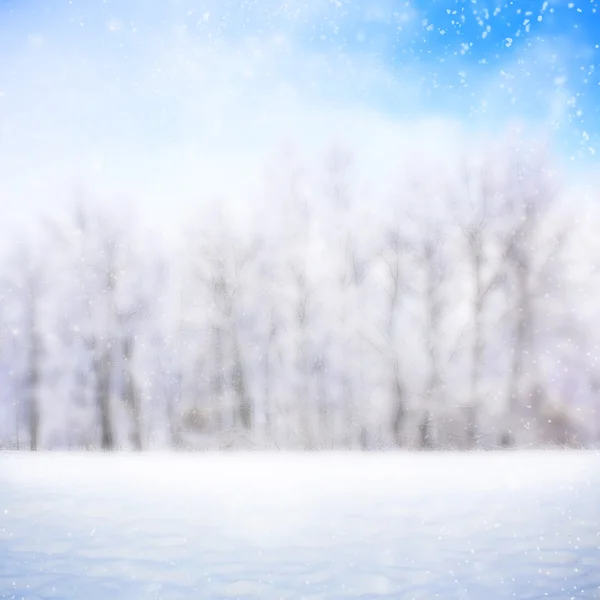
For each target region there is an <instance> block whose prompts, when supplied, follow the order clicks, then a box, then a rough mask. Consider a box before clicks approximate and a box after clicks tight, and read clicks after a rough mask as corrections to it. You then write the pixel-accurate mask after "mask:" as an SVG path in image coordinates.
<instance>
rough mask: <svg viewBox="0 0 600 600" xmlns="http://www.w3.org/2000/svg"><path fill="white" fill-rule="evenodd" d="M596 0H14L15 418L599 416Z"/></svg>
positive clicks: (367, 428) (15, 433)
mask: <svg viewBox="0 0 600 600" xmlns="http://www.w3.org/2000/svg"><path fill="white" fill-rule="evenodd" d="M599 39H600V28H599V25H598V9H597V4H596V3H595V2H581V3H567V2H564V1H562V0H560V1H554V2H543V3H538V2H536V3H533V2H528V1H524V0H522V1H518V2H513V3H506V4H505V3H502V2H498V1H487V0H486V1H483V2H480V1H477V2H475V1H474V0H469V1H453V2H451V1H448V2H445V3H440V2H433V1H422V0H412V1H406V2H392V1H391V0H372V1H371V0H366V1H365V0H361V1H359V0H335V1H331V0H307V1H304V2H299V1H297V0H289V1H287V2H285V1H282V0H261V1H255V2H252V1H244V0H235V1H234V0H229V1H217V0H213V1H210V0H209V1H191V0H169V1H165V2H142V1H141V0H125V1H120V2H116V1H112V2H111V1H108V0H106V1H103V2H91V1H87V2H78V1H76V0H71V1H65V2H63V1H61V2H58V1H57V2H54V3H44V2H41V1H39V0H37V1H34V0H20V1H18V2H17V1H16V0H3V1H2V2H0V198H1V203H2V204H1V206H2V220H1V223H0V233H1V235H0V446H1V447H2V448H5V449H8V448H12V449H15V448H18V449H32V450H39V449H104V450H113V449H137V450H142V449H153V448H174V449H198V450H200V449H214V448H223V449H224V448H232V449H235V448H273V449H277V448H278V449H307V450H317V449H363V450H376V449H384V448H407V449H422V450H427V449H492V448H511V447H549V446H560V447H581V446H584V447H591V446H595V445H596V446H597V445H598V443H600V365H599V364H598V343H599V341H600V306H599V303H598V298H599V297H600V273H599V272H598V267H599V266H600V256H599V254H598V249H599V247H600V243H599V241H598V234H597V232H598V229H599V226H600V212H599V208H600V207H599V205H598V189H599V188H598V169H597V158H596V149H597V144H598V135H599V133H600V130H599V129H598V123H600V119H599V115H598V111H599V110H600V87H599V78H598V73H597V66H596V65H597V63H598V56H599V48H598V44H597V43H596V42H597V40H599Z"/></svg>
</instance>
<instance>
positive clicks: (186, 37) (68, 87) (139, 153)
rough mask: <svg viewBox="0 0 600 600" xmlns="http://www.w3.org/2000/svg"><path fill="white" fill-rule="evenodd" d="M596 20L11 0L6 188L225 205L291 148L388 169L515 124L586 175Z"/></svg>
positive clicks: (291, 3) (369, 7) (567, 14)
mask: <svg viewBox="0 0 600 600" xmlns="http://www.w3.org/2000/svg"><path fill="white" fill-rule="evenodd" d="M598 11H599V9H598V6H597V3H596V2H589V1H585V2H583V1H581V2H579V1H574V2H572V3H571V2H564V1H562V0H561V1H550V2H529V1H528V2H521V1H515V2H487V1H483V2H482V1H480V0H477V1H473V0H468V1H462V2H440V1H429V2H418V1H415V2H410V1H406V0H402V1H393V0H361V1H360V2H359V1H358V0H352V1H349V0H303V1H297V0H287V1H282V0H253V1H250V0H246V1H244V0H208V1H203V2H198V1H191V0H163V1H161V2H156V1H152V0H118V1H117V0H113V1H109V0H106V1H100V0H97V1H93V2H92V1H87V2H84V1H78V0H71V1H70V2H69V1H68V0H67V1H52V2H42V1H41V0H18V1H17V0H0V159H1V160H0V164H2V165H3V168H2V167H0V192H2V193H4V195H9V196H13V197H14V198H15V199H16V202H15V204H16V205H18V206H21V207H25V206H29V205H30V204H31V203H32V202H38V203H40V202H42V201H41V200H39V198H40V196H41V195H42V194H43V193H44V192H45V191H47V192H48V194H50V192H49V190H53V194H54V195H55V196H57V195H60V194H61V193H62V194H63V195H64V194H65V192H64V190H65V189H67V188H68V186H69V185H73V183H75V182H78V183H81V182H82V181H83V182H89V183H90V185H91V186H92V187H93V186H97V187H98V186H99V187H101V186H102V185H107V182H111V183H110V185H109V188H110V189H111V190H113V191H118V190H127V193H130V194H132V195H136V194H145V195H146V197H147V198H149V199H148V202H153V203H155V204H160V197H161V194H162V195H163V196H164V195H165V194H168V193H169V192H170V191H172V190H175V189H177V190H178V193H183V192H185V191H186V192H187V193H188V195H189V194H191V193H192V190H194V193H198V190H199V189H202V188H205V189H209V190H210V191H211V192H210V193H213V191H214V193H216V191H217V190H218V189H219V184H220V183H221V182H222V181H223V180H231V179H232V177H231V172H232V171H235V172H236V173H238V174H239V177H236V178H234V179H237V180H239V181H244V176H243V173H246V175H247V174H248V173H249V172H250V171H255V170H256V164H255V163H254V162H252V161H253V160H257V159H258V158H260V159H261V160H262V159H263V158H264V156H266V155H267V154H268V152H269V151H272V149H273V148H275V147H277V144H278V143H279V142H280V141H281V140H282V139H292V140H298V141H299V143H304V144H305V145H307V146H310V145H311V144H313V145H315V146H318V145H319V144H325V143H327V139H328V137H337V138H339V137H340V136H341V137H342V138H347V141H348V143H350V144H353V145H358V146H363V147H365V148H368V149H369V152H368V153H369V155H370V156H371V155H372V156H374V157H379V158H381V157H384V156H388V157H389V155H390V154H391V153H392V148H394V144H396V143H397V140H398V139H399V138H407V137H412V138H413V139H414V138H415V137H418V138H419V139H420V142H421V144H422V145H423V146H424V147H427V146H436V147H437V146H440V145H441V146H444V145H445V144H448V145H449V147H452V144H451V143H450V142H449V139H448V136H449V133H448V132H450V131H451V132H456V131H457V130H460V131H461V132H462V134H464V133H465V132H467V133H474V134H475V135H477V134H479V133H480V132H488V133H489V132H494V131H499V130H502V129H503V128H504V127H506V125H507V124H508V123H512V122H515V121H517V122H521V123H524V124H526V125H527V126H528V127H532V128H542V129H545V130H549V131H551V132H552V135H553V136H554V140H555V142H556V144H557V147H558V148H559V149H560V152H561V153H562V156H563V157H564V158H566V159H568V160H570V161H571V162H573V163H575V164H577V165H579V166H581V165H586V166H590V165H593V164H594V162H595V160H596V158H597V156H596V154H595V152H596V146H597V144H598V140H599V136H600V114H599V111H600V85H599V82H600V74H599V72H598V69H599V68H600V67H598V58H599V57H600V50H599V48H598V45H599V44H600V15H599V14H598ZM415 123H424V128H423V132H425V133H423V135H421V134H420V133H419V131H420V130H417V129H415ZM406 144H407V143H406V141H405V143H404V145H405V146H406ZM444 147H445V146H444ZM598 150H599V151H600V146H599V147H598ZM373 160H375V158H373ZM144 186H145V187H144ZM178 186H179V187H178ZM60 190H63V191H62V192H61V191H60ZM150 197H153V198H154V199H153V200H150ZM36 198H37V199H36Z"/></svg>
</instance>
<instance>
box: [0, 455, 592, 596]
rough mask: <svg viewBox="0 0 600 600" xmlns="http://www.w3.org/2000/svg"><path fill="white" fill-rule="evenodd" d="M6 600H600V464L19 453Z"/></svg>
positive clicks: (9, 468) (2, 481)
mask: <svg viewBox="0 0 600 600" xmlns="http://www.w3.org/2000/svg"><path fill="white" fill-rule="evenodd" d="M0 598H2V599H3V600H4V599H8V598H11V599H12V598H14V599H24V598H27V599H28V600H29V599H34V598H35V599H41V598H53V599H59V598H60V599H63V600H66V599H69V600H70V599H86V600H95V599H111V600H120V599H122V600H125V599H127V600H131V599H151V598H152V599H161V600H167V599H169V600H170V599H173V600H175V599H188V598H191V599H194V598H198V599H203V600H209V599H225V598H227V599H236V598H239V599H242V598H243V599H263V600H271V599H273V600H275V599H277V600H279V599H295V600H296V599H306V600H309V599H310V600H317V599H328V600H335V599H343V598H348V599H350V598H361V599H363V600H367V599H376V598H386V599H395V600H402V599H431V598H442V599H444V600H450V599H471V598H472V599H478V600H481V599H490V600H502V599H509V598H510V599H515V598H517V599H519V600H526V599H538V598H540V599H541V598H556V599H559V598H560V599H569V598H578V599H579V598H600V456H599V455H598V454H597V453H594V452H577V451H563V452H558V451H557V452H554V451H546V452H533V451H532V452H505V453H486V452H481V453H472V454H450V453H448V454H436V453H432V454H417V455H415V454H409V453H382V454H376V453H373V454H358V453H350V454H321V453H315V454H288V453H280V454H260V453H256V454H247V455H244V454H227V455H217V454H210V453H205V454H173V455H167V454H152V453H148V454H139V455H130V454H58V453H56V454H50V453H48V454H10V453H8V454H4V455H1V456H0Z"/></svg>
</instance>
